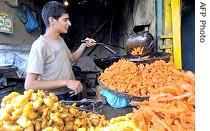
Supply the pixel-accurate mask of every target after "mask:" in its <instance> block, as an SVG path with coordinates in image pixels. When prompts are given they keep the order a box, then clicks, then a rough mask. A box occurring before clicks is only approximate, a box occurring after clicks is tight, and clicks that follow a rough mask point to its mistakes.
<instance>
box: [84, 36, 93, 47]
mask: <svg viewBox="0 0 210 131" xmlns="http://www.w3.org/2000/svg"><path fill="white" fill-rule="evenodd" d="M83 42H84V43H82V45H84V46H85V47H91V46H94V45H96V41H95V40H94V39H91V38H86V39H85V40H84V41H83Z"/></svg>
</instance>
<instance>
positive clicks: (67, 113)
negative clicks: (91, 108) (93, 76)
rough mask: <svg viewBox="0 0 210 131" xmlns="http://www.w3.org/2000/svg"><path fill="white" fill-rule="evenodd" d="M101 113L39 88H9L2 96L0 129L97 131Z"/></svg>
mask: <svg viewBox="0 0 210 131" xmlns="http://www.w3.org/2000/svg"><path fill="white" fill-rule="evenodd" d="M106 125H107V121H106V120H105V117H104V116H102V115H99V114H94V113H91V112H85V111H79V110H78V109H77V108H76V106H75V105H64V104H63V103H61V102H60V101H58V98H57V96H56V95H55V94H53V93H52V94H49V95H48V96H47V95H45V94H44V92H43V91H40V90H38V91H37V92H34V91H33V90H28V91H25V92H24V94H23V95H21V94H19V93H17V92H12V93H11V94H9V95H8V96H6V97H4V98H3V99H2V103H1V108H0V131H23V130H24V131H74V130H81V131H97V130H99V129H100V128H101V127H104V126H106Z"/></svg>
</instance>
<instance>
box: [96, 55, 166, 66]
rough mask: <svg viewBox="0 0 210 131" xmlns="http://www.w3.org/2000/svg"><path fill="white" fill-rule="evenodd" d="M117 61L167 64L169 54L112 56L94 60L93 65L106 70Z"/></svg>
mask: <svg viewBox="0 0 210 131" xmlns="http://www.w3.org/2000/svg"><path fill="white" fill-rule="evenodd" d="M119 59H127V60H129V61H132V62H134V63H136V64H151V63H153V62H155V61H156V60H164V61H166V62H168V61H169V60H170V54H169V53H165V52H152V53H150V54H148V55H146V56H143V57H140V56H131V55H123V56H112V57H107V58H101V59H94V63H95V64H96V65H97V66H98V67H99V68H100V69H102V70H104V69H106V68H107V67H109V66H110V65H112V64H113V63H114V62H117V61H118V60H119Z"/></svg>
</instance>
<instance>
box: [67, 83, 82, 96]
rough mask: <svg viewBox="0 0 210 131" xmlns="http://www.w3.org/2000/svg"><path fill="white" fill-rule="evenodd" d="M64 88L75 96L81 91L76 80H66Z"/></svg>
mask: <svg viewBox="0 0 210 131" xmlns="http://www.w3.org/2000/svg"><path fill="white" fill-rule="evenodd" d="M66 86H67V87H68V88H69V89H71V90H73V91H75V94H79V93H80V92H82V90H83V87H82V84H81V82H80V81H77V80H68V81H66Z"/></svg>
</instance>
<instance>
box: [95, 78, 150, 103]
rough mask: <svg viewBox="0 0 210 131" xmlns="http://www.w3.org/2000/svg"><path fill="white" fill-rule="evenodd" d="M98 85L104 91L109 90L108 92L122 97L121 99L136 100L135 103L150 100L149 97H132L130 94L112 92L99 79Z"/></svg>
mask: <svg viewBox="0 0 210 131" xmlns="http://www.w3.org/2000/svg"><path fill="white" fill-rule="evenodd" d="M98 84H99V85H100V86H101V87H102V88H103V89H105V90H108V91H110V92H111V93H114V94H115V95H117V96H121V97H124V98H129V99H131V100H135V101H144V100H148V99H149V96H134V95H131V94H128V93H124V92H119V91H116V90H112V89H110V88H109V87H107V86H105V85H104V84H103V83H102V82H101V81H100V80H99V79H98Z"/></svg>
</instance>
